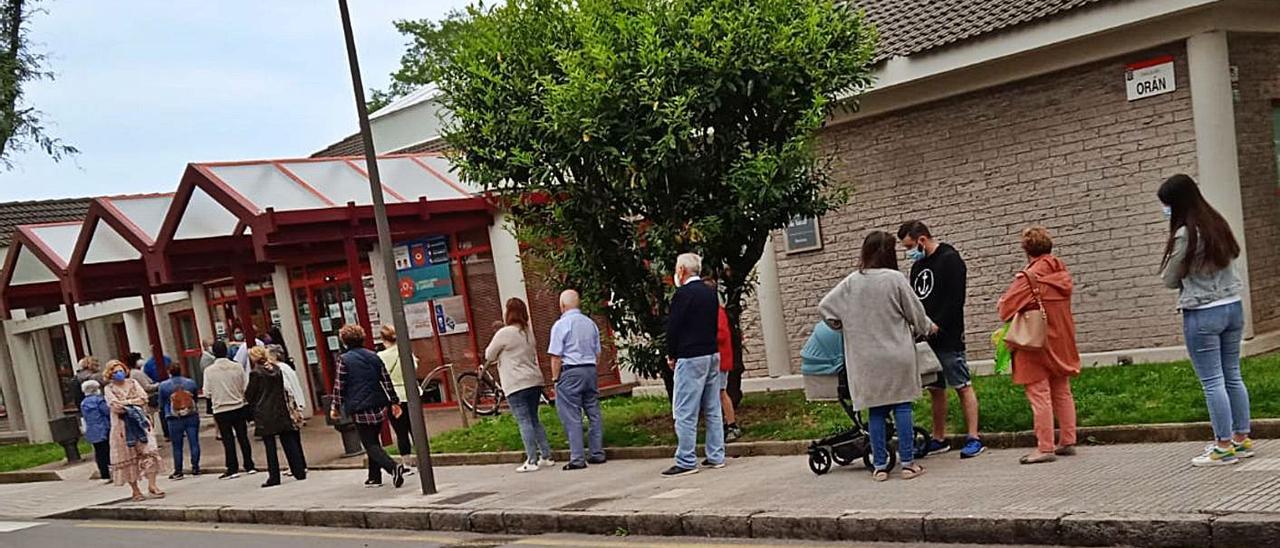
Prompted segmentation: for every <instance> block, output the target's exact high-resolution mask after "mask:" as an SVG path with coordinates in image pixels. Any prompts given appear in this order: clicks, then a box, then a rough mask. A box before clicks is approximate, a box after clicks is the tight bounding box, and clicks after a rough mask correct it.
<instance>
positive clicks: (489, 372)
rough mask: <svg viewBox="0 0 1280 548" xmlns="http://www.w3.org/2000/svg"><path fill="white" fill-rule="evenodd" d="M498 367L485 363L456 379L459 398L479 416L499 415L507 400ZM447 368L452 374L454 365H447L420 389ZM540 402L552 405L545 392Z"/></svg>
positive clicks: (425, 380)
mask: <svg viewBox="0 0 1280 548" xmlns="http://www.w3.org/2000/svg"><path fill="white" fill-rule="evenodd" d="M497 365H498V364H497V362H484V363H481V364H480V365H478V366H477V367H476V369H475V370H473V371H466V372H464V373H462V374H459V375H456V376H455V377H454V378H455V379H456V382H455V384H454V386H457V387H458V394H457V396H458V398H459V399H461V400H462V405H463V406H465V407H466V408H467V409H468V410H470V411H471V412H472V413H475V414H476V415H477V416H484V417H488V416H493V415H497V414H498V413H499V412H500V411H501V409H502V401H503V400H505V399H506V398H507V394H506V392H505V391H504V390H503V389H502V383H500V382H498V379H497V377H496V376H494V374H493V369H494V368H496V367H497ZM445 368H448V369H449V370H450V372H451V373H452V371H453V364H445V365H442V366H440V367H437V368H435V369H434V370H432V371H431V373H429V374H428V375H427V378H426V379H423V381H422V385H421V386H420V388H421V389H422V390H423V391H425V390H426V389H427V388H428V385H429V384H430V382H431V380H432V379H433V378H434V377H435V375H436V374H437V372H439V371H440V370H442V369H445ZM539 400H540V403H543V404H547V405H552V403H551V400H550V399H548V398H547V394H546V391H545V390H544V391H543V392H542V394H541V395H540V398H539Z"/></svg>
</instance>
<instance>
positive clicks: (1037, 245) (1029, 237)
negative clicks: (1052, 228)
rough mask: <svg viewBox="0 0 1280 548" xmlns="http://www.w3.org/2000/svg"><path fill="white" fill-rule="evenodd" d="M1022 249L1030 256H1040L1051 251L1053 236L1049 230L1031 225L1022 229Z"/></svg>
mask: <svg viewBox="0 0 1280 548" xmlns="http://www.w3.org/2000/svg"><path fill="white" fill-rule="evenodd" d="M1022 250H1023V251H1026V252H1027V255H1028V256H1030V257H1040V256H1042V255H1048V254H1050V253H1053V238H1050V237H1049V230H1048V229H1046V228H1044V227H1042V226H1033V227H1031V228H1028V229H1026V230H1023V231H1022Z"/></svg>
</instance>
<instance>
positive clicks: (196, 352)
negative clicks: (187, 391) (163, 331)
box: [169, 310, 204, 379]
mask: <svg viewBox="0 0 1280 548" xmlns="http://www.w3.org/2000/svg"><path fill="white" fill-rule="evenodd" d="M169 321H170V323H172V324H173V340H174V341H176V342H177V343H178V364H179V367H181V368H182V374H183V375H185V376H187V377H190V378H194V379H199V378H203V376H204V375H203V373H204V372H203V371H200V357H201V356H202V355H203V352H202V351H201V348H200V333H199V331H198V330H197V328H196V313H195V312H194V311H192V310H182V311H179V312H174V313H173V314H170V315H169Z"/></svg>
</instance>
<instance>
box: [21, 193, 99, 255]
mask: <svg viewBox="0 0 1280 548" xmlns="http://www.w3.org/2000/svg"><path fill="white" fill-rule="evenodd" d="M91 202H92V198H65V199H59V200H36V201H30V202H2V203H0V247H8V246H9V241H10V239H11V238H12V237H13V231H14V229H15V228H17V227H18V226H19V225H31V224H39V223H54V222H59V221H79V220H81V219H84V217H85V213H86V212H88V211H89V204H90V203H91Z"/></svg>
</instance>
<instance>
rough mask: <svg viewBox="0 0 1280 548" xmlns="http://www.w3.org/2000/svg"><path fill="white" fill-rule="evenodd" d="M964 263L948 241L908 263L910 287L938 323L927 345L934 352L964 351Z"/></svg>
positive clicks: (966, 273) (967, 272) (965, 284)
mask: <svg viewBox="0 0 1280 548" xmlns="http://www.w3.org/2000/svg"><path fill="white" fill-rule="evenodd" d="M968 276H969V270H968V267H966V266H965V264H964V259H963V258H961V257H960V252H958V251H956V248H954V247H951V246H950V245H949V244H938V247H937V249H934V250H933V253H931V254H929V255H928V256H926V257H925V258H923V259H920V260H919V261H916V262H915V263H914V264H912V265H911V289H912V290H913V291H915V294H916V296H917V297H919V298H920V301H921V302H923V303H924V311H925V313H926V314H928V315H929V317H930V318H932V319H933V321H934V322H935V323H937V324H938V332H937V334H935V335H933V336H932V337H929V346H930V347H932V348H933V349H934V350H935V351H938V352H963V351H964V303H965V292H966V291H967V290H968Z"/></svg>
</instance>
